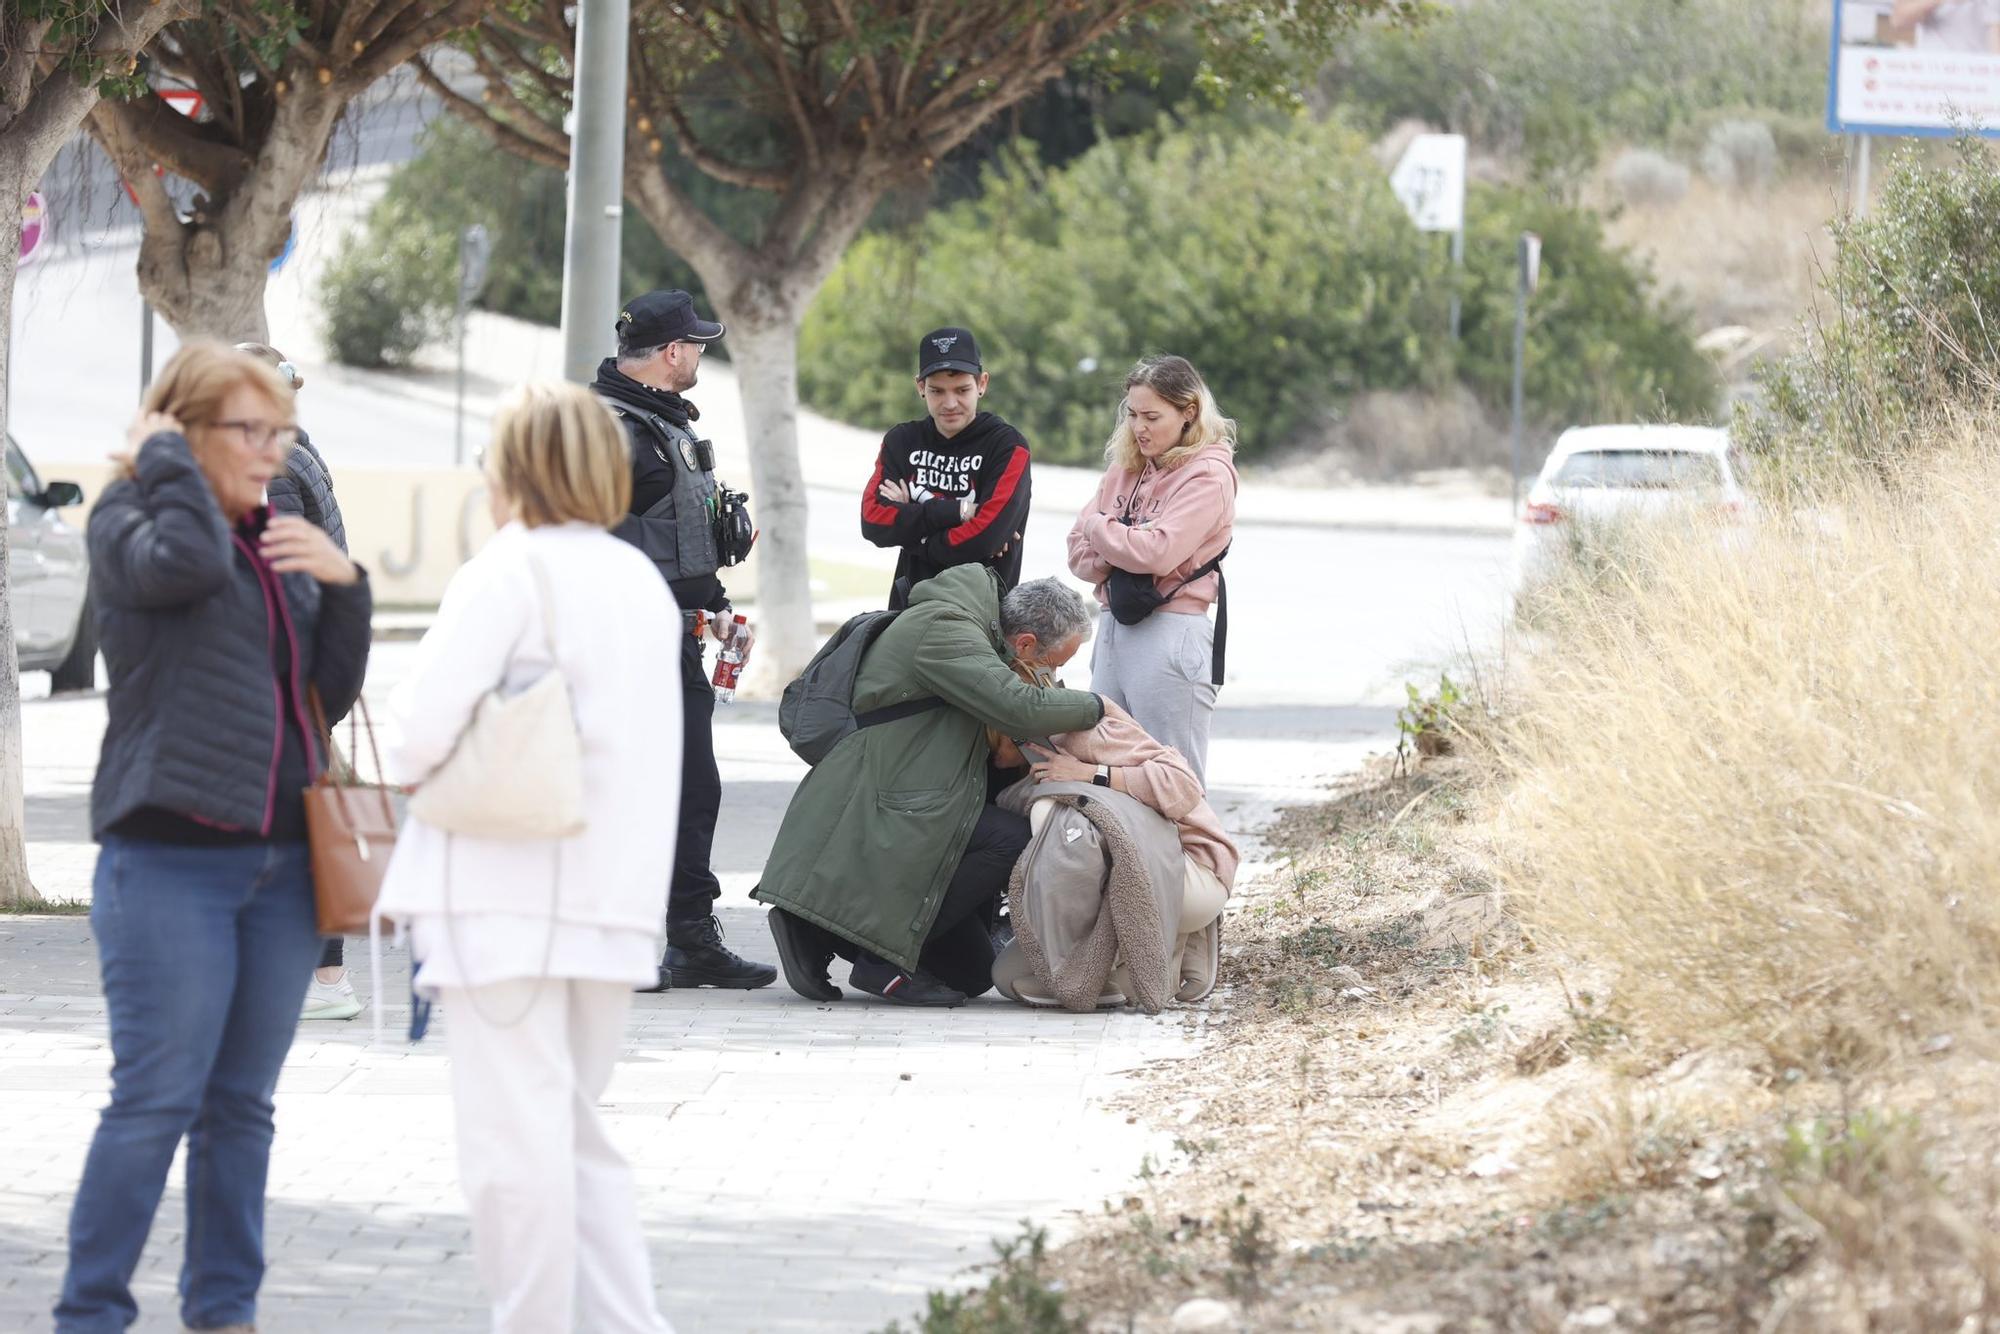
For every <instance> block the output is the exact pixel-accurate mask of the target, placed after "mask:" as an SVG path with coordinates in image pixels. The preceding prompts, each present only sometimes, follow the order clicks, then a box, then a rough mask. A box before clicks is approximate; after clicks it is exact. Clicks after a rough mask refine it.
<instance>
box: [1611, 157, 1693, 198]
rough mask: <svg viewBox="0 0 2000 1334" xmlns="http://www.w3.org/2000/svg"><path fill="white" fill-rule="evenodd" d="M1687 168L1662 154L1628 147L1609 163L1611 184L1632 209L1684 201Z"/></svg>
mask: <svg viewBox="0 0 2000 1334" xmlns="http://www.w3.org/2000/svg"><path fill="white" fill-rule="evenodd" d="M1688 179H1689V178H1688V169H1687V168H1686V167H1683V166H1682V165H1681V164H1680V163H1678V162H1676V161H1674V160H1673V159H1672V158H1670V157H1668V156H1667V155H1666V154H1664V153H1656V152H1654V151H1653V150H1651V149H1649V148H1628V149H1626V150H1625V151H1624V152H1622V153H1620V154H1619V155H1618V160H1617V161H1616V162H1614V163H1612V164H1611V183H1612V185H1613V186H1615V187H1616V188H1617V190H1618V197H1619V198H1620V199H1622V200H1624V201H1625V203H1626V204H1627V205H1628V206H1630V207H1632V208H1664V207H1666V206H1667V205H1670V204H1678V203H1680V202H1681V200H1683V199H1685V198H1687V192H1688Z"/></svg>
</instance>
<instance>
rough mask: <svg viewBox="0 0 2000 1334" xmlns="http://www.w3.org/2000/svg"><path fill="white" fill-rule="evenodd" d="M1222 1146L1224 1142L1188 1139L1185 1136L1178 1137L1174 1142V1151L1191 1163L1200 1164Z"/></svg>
mask: <svg viewBox="0 0 2000 1334" xmlns="http://www.w3.org/2000/svg"><path fill="white" fill-rule="evenodd" d="M1221 1146H1222V1141H1221V1140H1219V1139H1215V1138H1213V1137H1210V1138H1208V1139H1188V1138H1186V1137H1184V1136H1183V1137H1177V1138H1176V1139H1175V1140H1174V1151H1175V1152H1176V1153H1178V1154H1180V1155H1181V1156H1182V1157H1184V1158H1186V1159H1187V1160H1188V1162H1189V1163H1198V1162H1200V1161H1201V1160H1202V1159H1203V1158H1205V1157H1206V1156H1208V1155H1209V1154H1210V1153H1212V1152H1214V1151H1215V1150H1216V1149H1218V1148H1220V1147H1221Z"/></svg>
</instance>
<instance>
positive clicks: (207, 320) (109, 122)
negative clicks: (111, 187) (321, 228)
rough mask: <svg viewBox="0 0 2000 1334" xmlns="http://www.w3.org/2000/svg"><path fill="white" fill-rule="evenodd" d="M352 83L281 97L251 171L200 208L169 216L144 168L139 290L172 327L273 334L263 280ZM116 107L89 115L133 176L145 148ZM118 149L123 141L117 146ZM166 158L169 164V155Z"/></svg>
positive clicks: (257, 338)
mask: <svg viewBox="0 0 2000 1334" xmlns="http://www.w3.org/2000/svg"><path fill="white" fill-rule="evenodd" d="M348 97H349V92H348V90H346V89H345V88H344V87H342V86H340V85H337V84H334V85H328V86H327V87H324V88H310V87H308V88H299V89H295V90H294V91H293V92H291V93H290V94H288V95H287V96H286V97H285V98H284V99H282V100H281V101H280V102H279V103H278V106H277V109H276V111H275V112H274V113H273V120H272V122H271V126H270V129H269V130H268V131H267V133H266V134H265V136H264V138H263V140H262V142H261V143H260V144H258V145H257V147H256V150H255V152H256V157H255V160H254V161H253V162H252V164H251V166H250V169H249V171H248V172H247V173H246V174H245V175H244V176H243V178H242V179H241V180H239V181H236V182H233V183H231V184H230V185H229V187H228V188H227V190H226V192H225V193H223V194H221V195H220V196H219V197H217V198H215V199H212V200H211V199H208V198H206V197H203V198H199V199H197V201H196V215H195V216H194V217H192V218H187V219H179V220H175V221H172V222H170V221H169V218H171V217H172V214H173V211H172V207H171V205H170V204H169V203H168V201H167V199H166V195H165V193H164V192H163V191H161V190H159V189H158V188H157V187H156V186H154V185H153V183H152V182H150V181H147V180H146V179H145V178H144V175H143V173H138V174H139V183H138V186H137V188H138V189H139V190H140V191H141V197H142V199H143V200H144V201H145V202H144V203H143V204H142V207H143V209H144V211H145V214H146V230H145V235H144V236H143V237H142V238H141V240H140V242H139V291H140V293H141V294H142V295H144V296H145V298H146V300H148V301H149V302H151V303H152V306H153V309H154V310H157V311H158V312H159V313H160V315H161V317H162V318H164V319H165V320H166V322H167V324H168V325H169V326H170V327H171V328H172V329H173V331H174V334H175V336H176V337H179V338H181V339H183V340H186V339H190V338H216V339H220V340H221V341H223V342H225V343H243V342H254V343H263V342H268V341H269V339H270V326H269V324H268V323H267V321H266V319H265V316H264V289H265V287H266V286H267V285H268V284H269V282H270V278H271V261H272V260H274V259H276V258H277V257H278V256H279V255H280V254H282V253H283V252H284V248H285V239H286V238H287V237H288V236H290V235H291V231H292V211H293V209H294V208H296V207H297V204H298V198H299V196H300V195H301V194H303V193H304V192H305V190H306V188H307V187H308V186H310V185H311V184H312V182H313V180H314V178H315V177H316V176H317V175H318V174H319V169H320V164H321V163H322V162H324V161H325V160H326V149H327V145H328V143H329V142H331V141H332V138H333V131H334V127H335V126H336V125H338V124H339V123H340V116H341V113H342V111H344V110H345V109H346V106H347V101H348ZM119 115H120V111H119V109H118V108H116V107H112V106H109V105H107V106H104V107H101V108H99V110H98V112H97V114H96V116H95V117H93V126H94V128H95V129H96V130H97V132H98V141H99V142H100V143H103V144H105V146H106V148H107V149H109V150H112V157H113V160H114V161H121V162H122V164H123V165H124V167H125V169H126V172H127V175H128V177H129V176H131V175H133V174H135V173H137V164H138V163H139V162H141V161H143V154H142V152H141V150H140V148H139V147H138V144H137V140H136V138H134V139H132V140H131V141H130V142H126V139H127V136H125V135H121V134H120V133H119V131H118V129H117V124H116V120H117V117H118V116H119ZM121 150H122V151H121ZM168 165H169V167H171V166H172V164H171V163H170V164H168Z"/></svg>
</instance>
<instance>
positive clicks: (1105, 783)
mask: <svg viewBox="0 0 2000 1334" xmlns="http://www.w3.org/2000/svg"><path fill="white" fill-rule="evenodd" d="M1090 781H1091V782H1093V783H1095V784H1097V786H1099V787H1110V786H1111V766H1110V765H1108V764H1100V765H1098V766H1097V772H1096V773H1094V774H1092V775H1091V776H1090Z"/></svg>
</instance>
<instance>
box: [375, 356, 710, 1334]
mask: <svg viewBox="0 0 2000 1334" xmlns="http://www.w3.org/2000/svg"><path fill="white" fill-rule="evenodd" d="M485 468H486V478H487V484H488V487H489V489H490V492H491V495H492V503H493V517H494V521H495V523H496V525H498V527H499V532H498V533H497V534H496V535H495V537H494V538H493V540H492V541H491V542H489V543H488V544H487V545H486V546H485V547H484V548H483V549H482V550H481V551H480V553H479V554H478V555H477V556H475V557H474V558H473V559H472V560H470V561H469V562H467V563H466V565H465V566H464V567H463V568H462V569H460V570H459V572H458V573H457V575H455V576H454V577H453V579H452V581H451V586H450V587H449V588H448V589H447V590H446V592H445V596H444V603H443V605H442V606H441V607H440V608H439V610H438V618H437V623H436V624H435V625H434V626H433V627H432V628H431V631H430V633H428V634H427V635H425V636H424V640H423V643H422V645H421V646H420V647H419V648H418V650H417V661H416V666H415V669H414V671H413V672H412V674H411V675H410V677H409V678H408V679H407V680H406V681H405V682H404V683H403V684H402V685H401V686H400V687H398V689H397V690H396V691H395V693H394V695H393V697H392V700H391V703H392V711H393V714H394V716H395V719H396V722H397V724H398V728H397V730H398V732H399V733H400V736H399V739H398V741H397V742H396V743H395V744H394V745H393V746H392V747H390V752H389V757H388V765H389V768H390V771H391V777H392V778H393V779H396V780H397V781H401V782H405V783H411V784H416V785H418V786H419V788H420V789H421V785H422V783H423V782H424V780H425V779H426V778H428V777H430V776H431V775H432V774H433V773H435V772H436V771H437V770H438V768H439V766H440V765H442V764H443V763H444V762H445V760H446V759H447V758H448V757H450V755H451V754H452V751H453V749H454V748H455V747H456V745H457V744H458V741H459V738H460V736H461V734H462V733H463V732H464V731H465V729H466V727H467V725H468V724H469V723H470V721H471V719H472V717H473V713H474V709H475V707H476V706H477V705H478V704H479V702H480V700H481V698H482V697H484V696H486V695H487V694H489V693H490V692H492V691H494V690H496V689H497V690H499V691H500V693H501V694H502V695H504V696H511V695H514V694H516V693H518V692H519V691H522V690H524V689H526V688H527V687H528V686H529V685H531V684H533V683H534V682H535V681H537V680H539V679H541V678H542V677H543V676H544V675H546V674H547V673H548V671H549V670H550V667H551V664H552V663H553V664H558V665H559V666H560V667H561V670H562V672H563V674H564V676H565V677H566V678H567V681H568V685H569V691H570V697H571V704H572V707H573V712H574V714H575V722H576V730H577V734H578V738H579V741H580V743H581V752H582V770H583V793H584V812H585V821H586V823H585V827H584V829H583V831H582V832H581V833H579V834H576V835H574V836H573V837H569V838H562V839H552V838H551V839H521V838H476V837H469V836H465V835H460V834H448V833H446V832H444V831H443V830H441V829H438V828H435V827H432V826H430V825H427V824H425V823H424V822H423V821H422V820H421V819H420V818H417V817H416V816H415V815H413V816H412V817H411V819H410V820H409V821H408V822H407V823H406V825H405V827H404V830H403V835H402V838H401V839H400V840H399V841H398V843H397V846H396V853H395V856H394V858H393V860H392V861H391V862H390V865H389V871H388V876H387V879H386V882H385V884H384V886H383V890H382V899H381V912H382V914H383V916H385V917H387V918H389V919H391V920H393V921H395V922H397V923H399V924H402V925H404V926H406V927H408V928H409V931H410V936H411V949H412V954H413V956H414V958H415V959H416V960H417V971H416V976H415V985H416V988H417V990H418V991H419V992H420V993H421V994H424V995H427V996H436V997H437V998H438V999H439V1000H440V1001H441V1002H442V1004H443V1006H444V1008H445V1013H446V1035H447V1040H448V1043H449V1047H450V1051H451V1065H452V1085H453V1092H454V1095H455V1101H456V1104H457V1120H458V1140H459V1174H460V1177H461V1179H462V1181H463V1184H464V1187H465V1193H466V1201H467V1204H468V1206H469V1208H470V1211H471V1214H472V1234H473V1243H474V1248H475V1250H476V1252H477V1256H478V1262H479V1270H480V1274H481V1276H482V1277H483V1278H484V1280H485V1283H486V1286H487V1289H488V1291H489V1293H490V1295H491V1297H492V1300H493V1307H494V1315H493V1328H494V1330H495V1331H498V1332H500V1334H510V1332H513V1331H521V1332H523V1334H525V1332H526V1331H533V1334H556V1332H558V1331H565V1330H590V1331H593V1332H596V1331H606V1332H609V1334H627V1332H628V1331H629V1332H630V1334H661V1331H666V1330H667V1329H668V1328H669V1326H668V1324H667V1322H666V1321H665V1320H664V1319H663V1318H662V1317H661V1315H660V1313H659V1308H658V1306H657V1304H656V1301H655V1298H654V1294H653V1282H652V1274H651V1266H650V1264H649V1262H648V1259H647V1253H646V1243H645V1237H644V1235H643V1234H642V1232H641V1231H640V1227H639V1219H638V1207H637V1200H636V1197H635V1194H634V1190H633V1185H632V1178H631V1172H630V1169H629V1168H628V1167H627V1165H626V1163H625V1160H624V1158H623V1157H622V1156H621V1155H620V1154H619V1152H618V1150H617V1149H616V1148H615V1147H614V1146H613V1145H612V1143H611V1141H610V1139H609V1138H608V1137H607V1136H606V1134H605V1130H604V1127H603V1125H602V1123H601V1122H600V1120H599V1118H598V1114H597V1101H598V1098H599V1097H600V1095H602V1093H603V1092H604V1087H605V1085H606V1083H607V1082H608V1081H609V1079H610V1077H611V1070H612V1066H613V1064H614V1063H615V1062H616V1060H617V1056H618V1051H619V1048H620V1046H621V1044H622V1041H623V1037H624V1031H625V1020H626V1016H627V1013H628V1012H629V1011H630V1009H631V1005H632V991H633V988H634V987H635V986H643V985H647V984H650V983H652V982H653V981H654V980H655V979H656V978H657V976H658V966H657V960H658V957H659V942H658V941H657V940H656V939H655V937H656V936H657V935H658V933H659V929H660V922H661V921H662V920H663V919H664V917H665V911H666V893H667V881H668V878H669V875H670V873H671V871H672V868H673V857H674V822H673V820H672V819H667V818H662V812H666V813H669V814H671V812H672V811H673V810H674V809H675V808H676V806H677V804H678V802H679V795H680V794H679V792H678V790H677V789H678V785H679V775H680V771H681V764H680V749H681V715H680V708H679V706H678V705H677V704H673V705H672V706H671V707H662V704H661V699H660V689H659V683H660V682H662V681H671V680H674V679H676V675H675V674H676V673H677V672H678V671H679V652H680V644H679V640H678V631H679V629H680V624H681V619H680V615H679V612H678V610H677V609H676V607H675V605H674V601H673V597H672V595H671V594H670V593H669V592H668V591H667V586H666V584H665V582H664V581H663V580H661V578H660V575H659V572H658V571H657V570H656V569H654V568H653V565H652V563H651V562H650V561H648V560H647V559H646V558H645V557H644V556H642V555H641V554H640V553H639V551H638V549H637V548H636V547H633V546H631V545H629V544H627V543H625V542H621V541H619V540H618V539H617V538H615V537H613V536H611V534H610V533H609V532H607V531H606V529H607V528H608V527H609V526H610V525H611V524H613V523H615V522H617V521H618V520H619V519H621V518H623V517H624V515H625V512H626V509H627V507H628V501H629V498H630V488H631V480H630V479H631V469H630V465H629V463H628V460H627V455H626V447H625V436H624V432H623V431H621V430H620V429H619V427H618V423H617V421H616V420H615V419H614V418H613V417H612V415H611V413H610V412H609V411H608V410H607V409H606V408H605V407H604V406H603V405H602V404H600V403H599V402H598V401H597V400H596V399H595V398H594V397H592V396H591V395H590V393H589V392H588V391H586V390H584V389H582V388H580V387H577V386H574V385H529V386H525V387H523V388H521V389H518V390H516V391H515V392H514V393H513V395H512V396H511V397H510V398H509V399H508V400H507V401H506V402H504V403H503V404H502V406H501V408H500V410H499V411H498V412H497V413H496V414H495V416H494V419H493V441H492V444H491V446H490V447H489V448H488V450H487V454H486V463H485ZM669 703H670V704H671V701H670V702H669Z"/></svg>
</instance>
